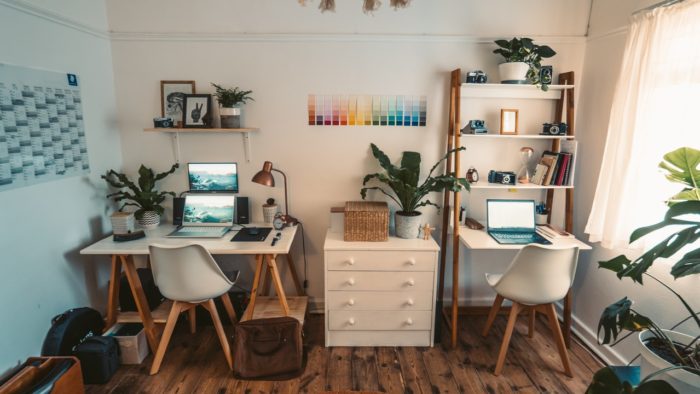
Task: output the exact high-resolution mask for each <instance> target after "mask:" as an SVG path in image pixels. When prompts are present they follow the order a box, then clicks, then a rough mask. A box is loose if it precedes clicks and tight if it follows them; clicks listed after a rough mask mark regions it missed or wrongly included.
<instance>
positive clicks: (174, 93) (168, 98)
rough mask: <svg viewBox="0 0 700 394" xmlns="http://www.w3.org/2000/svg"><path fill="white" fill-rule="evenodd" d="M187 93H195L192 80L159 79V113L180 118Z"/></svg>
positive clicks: (182, 115)
mask: <svg viewBox="0 0 700 394" xmlns="http://www.w3.org/2000/svg"><path fill="white" fill-rule="evenodd" d="M188 94H195V90H194V81H160V108H161V112H160V115H161V116H162V117H169V118H172V119H173V120H175V121H179V120H182V119H183V118H184V106H185V95H188Z"/></svg>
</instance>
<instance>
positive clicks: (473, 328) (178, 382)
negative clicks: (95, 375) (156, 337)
mask: <svg viewBox="0 0 700 394" xmlns="http://www.w3.org/2000/svg"><path fill="white" fill-rule="evenodd" d="M485 321H486V317H485V316H464V317H463V318H462V319H461V320H460V330H459V332H460V336H459V345H458V346H457V348H455V349H450V348H449V347H448V346H447V344H448V342H449V341H448V337H447V330H443V332H444V335H443V338H442V343H440V344H437V345H436V346H435V347H433V348H425V347H406V348H390V347H362V348H349V347H337V348H325V347H324V346H323V345H324V339H323V322H324V319H323V316H322V315H310V316H309V318H308V319H307V323H306V324H307V326H306V328H305V333H306V336H305V340H306V342H307V343H306V355H307V365H306V369H305V371H304V373H303V374H302V375H301V376H300V377H299V378H296V379H292V380H286V381H244V380H237V379H235V378H233V376H232V374H231V372H230V371H229V369H228V366H227V365H226V361H225V359H224V356H223V353H222V350H221V345H220V343H219V341H218V339H217V337H216V334H215V332H214V329H213V327H208V326H205V327H199V328H198V330H197V333H196V334H195V335H191V334H190V333H189V330H188V327H187V324H184V323H180V324H178V326H177V327H176V329H175V334H174V335H173V339H172V341H171V345H170V348H169V349H168V352H167V353H166V355H165V359H164V362H163V366H162V367H161V370H160V372H159V373H158V374H157V375H155V376H149V375H148V371H149V369H150V366H151V360H152V356H149V357H148V358H146V360H145V361H144V362H143V364H141V365H134V366H123V367H121V368H120V369H119V370H118V371H117V374H116V375H115V376H114V377H112V379H111V380H110V382H109V383H107V384H105V385H89V386H87V391H88V393H91V394H101V393H111V394H121V393H129V394H131V393H212V394H225V393H246V394H258V393H265V394H267V393H290V394H291V393H298V392H302V393H319V392H322V391H326V390H329V391H333V390H336V391H352V390H356V391H360V390H365V391H370V392H373V391H374V392H386V393H415V394H418V393H426V394H432V393H491V394H496V393H497V394H500V393H519V394H520V393H581V392H583V391H585V388H586V385H587V384H588V382H589V381H590V379H591V377H592V376H593V372H594V371H595V370H597V369H598V368H600V367H601V366H602V364H601V362H600V361H599V360H598V359H596V357H594V356H593V355H591V353H589V352H588V351H587V349H585V348H583V346H582V345H581V344H580V343H579V342H578V341H576V340H575V341H573V344H572V349H570V351H569V357H570V359H571V365H572V369H573V371H574V377H573V378H569V377H567V376H566V375H564V374H563V372H562V366H561V361H560V360H559V354H558V353H557V350H556V346H555V345H554V343H553V342H552V340H551V339H552V336H551V332H550V330H549V327H548V325H547V322H546V320H545V319H542V318H539V319H538V320H537V324H536V333H535V337H534V338H528V337H527V319H526V318H525V316H522V317H521V318H520V319H519V321H518V323H517V325H516V328H515V332H514V334H513V338H512V340H511V346H510V348H509V351H508V356H507V358H506V364H505V367H504V369H503V373H502V374H501V376H494V375H493V373H492V371H493V368H494V366H495V362H496V356H497V353H498V349H499V347H500V344H501V339H502V338H503V330H504V328H505V322H506V317H505V316H498V317H497V318H496V321H495V323H494V325H493V328H492V329H491V332H490V333H489V335H488V336H487V337H486V338H483V337H482V336H481V329H482V327H483V325H484V323H485ZM225 329H226V331H227V332H228V333H230V332H231V327H230V326H226V327H225Z"/></svg>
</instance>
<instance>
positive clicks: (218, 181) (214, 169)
mask: <svg viewBox="0 0 700 394" xmlns="http://www.w3.org/2000/svg"><path fill="white" fill-rule="evenodd" d="M187 177H188V180H189V183H190V192H193V193H199V192H202V193H238V164H236V163H188V164H187Z"/></svg>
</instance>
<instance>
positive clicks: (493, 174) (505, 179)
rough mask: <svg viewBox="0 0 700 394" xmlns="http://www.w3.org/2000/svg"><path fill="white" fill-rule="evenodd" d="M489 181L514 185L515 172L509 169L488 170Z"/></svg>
mask: <svg viewBox="0 0 700 394" xmlns="http://www.w3.org/2000/svg"><path fill="white" fill-rule="evenodd" d="M489 183H500V184H502V185H515V173H514V172H510V171H494V170H491V171H489Z"/></svg>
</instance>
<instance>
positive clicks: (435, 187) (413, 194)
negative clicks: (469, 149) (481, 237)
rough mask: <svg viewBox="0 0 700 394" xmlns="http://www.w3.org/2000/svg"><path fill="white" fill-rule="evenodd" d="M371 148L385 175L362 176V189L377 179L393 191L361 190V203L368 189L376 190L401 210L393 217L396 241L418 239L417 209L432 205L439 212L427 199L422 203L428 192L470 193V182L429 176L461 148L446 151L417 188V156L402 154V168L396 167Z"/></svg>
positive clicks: (453, 177) (412, 153) (415, 154)
mask: <svg viewBox="0 0 700 394" xmlns="http://www.w3.org/2000/svg"><path fill="white" fill-rule="evenodd" d="M370 146H371V147H372V155H374V157H375V158H376V159H377V161H379V165H380V166H381V167H382V168H383V169H384V172H383V173H375V174H367V175H365V178H364V180H363V181H362V185H363V186H365V185H366V184H367V183H368V182H370V181H371V180H373V179H376V180H377V181H379V182H381V183H384V184H385V185H387V186H388V187H389V188H390V189H391V191H393V195H392V194H389V193H388V192H387V191H386V190H384V189H383V188H381V187H379V186H373V187H363V188H362V190H360V195H361V196H362V199H363V200H364V199H365V198H366V197H367V191H368V190H379V191H380V192H382V193H384V194H385V195H387V196H388V197H389V198H391V199H392V200H393V201H394V202H396V203H397V204H398V205H399V207H400V208H401V210H399V211H397V212H396V215H395V222H396V236H397V237H399V238H416V237H418V232H419V227H420V221H421V212H420V211H418V208H420V207H423V206H426V205H432V206H434V207H436V208H438V209H440V206H438V205H437V204H434V203H433V202H431V201H430V200H424V199H425V197H426V196H427V195H428V193H430V192H441V191H444V190H451V191H454V192H458V191H460V190H462V189H463V188H464V189H465V190H469V182H467V180H466V179H465V178H457V177H456V176H455V175H454V174H447V175H436V176H432V175H433V171H435V169H436V168H437V166H438V165H439V164H440V163H441V162H442V161H443V160H445V159H447V157H448V156H449V155H450V154H452V153H453V152H458V151H462V150H464V149H465V148H464V147H460V148H457V149H452V150H450V151H449V152H447V154H446V155H445V156H444V157H443V158H442V159H440V160H439V161H438V162H437V163H435V165H434V166H433V167H432V168H431V169H430V172H429V173H428V176H427V177H426V179H425V181H423V183H422V184H420V185H419V184H418V178H419V176H420V164H421V156H420V153H418V152H403V156H402V157H401V165H400V166H399V167H397V166H395V165H393V164H391V160H389V157H388V156H387V155H386V154H385V153H384V152H382V151H381V150H380V149H379V148H378V147H377V146H376V145H374V144H370Z"/></svg>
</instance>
